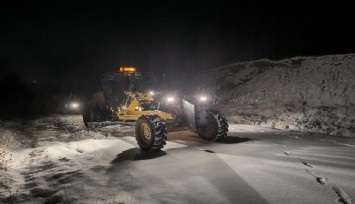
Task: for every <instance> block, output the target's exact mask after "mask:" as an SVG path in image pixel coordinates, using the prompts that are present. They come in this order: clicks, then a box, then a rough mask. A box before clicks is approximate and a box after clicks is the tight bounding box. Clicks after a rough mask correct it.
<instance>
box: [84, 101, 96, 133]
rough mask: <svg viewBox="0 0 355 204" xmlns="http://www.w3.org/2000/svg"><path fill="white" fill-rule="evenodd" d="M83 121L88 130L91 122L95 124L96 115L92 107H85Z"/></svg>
mask: <svg viewBox="0 0 355 204" xmlns="http://www.w3.org/2000/svg"><path fill="white" fill-rule="evenodd" d="M83 121H84V124H85V127H87V128H88V127H89V124H88V123H89V122H95V113H94V111H93V109H92V108H91V106H90V105H86V106H84V109H83Z"/></svg>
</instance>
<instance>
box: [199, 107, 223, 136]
mask: <svg viewBox="0 0 355 204" xmlns="http://www.w3.org/2000/svg"><path fill="white" fill-rule="evenodd" d="M228 127H229V125H228V120H227V119H226V118H225V116H224V115H223V114H221V113H219V112H218V111H208V125H207V127H201V128H197V134H198V135H199V136H200V137H201V138H203V139H205V140H209V141H216V142H219V141H223V140H224V138H225V137H226V136H227V133H228Z"/></svg>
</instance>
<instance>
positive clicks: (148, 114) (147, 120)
mask: <svg viewBox="0 0 355 204" xmlns="http://www.w3.org/2000/svg"><path fill="white" fill-rule="evenodd" d="M114 82H115V83H114ZM144 83H145V81H144V77H143V76H142V74H141V73H140V72H138V71H137V70H136V68H135V67H121V68H120V69H119V71H118V72H114V73H110V74H105V75H103V77H102V78H101V88H100V89H98V90H96V91H94V93H93V94H92V95H90V97H89V98H88V100H87V103H86V104H85V107H84V110H83V120H84V123H85V125H86V126H87V127H91V124H96V123H102V122H107V121H118V122H119V123H121V124H122V123H123V124H134V126H135V137H136V140H137V143H138V145H139V146H140V148H141V149H143V150H147V151H159V150H161V149H162V148H163V147H164V145H165V144H166V140H167V136H168V131H169V132H170V131H174V130H181V128H182V127H188V128H189V129H190V130H191V131H193V132H196V133H197V134H198V135H199V136H200V137H201V138H203V139H206V140H210V141H222V140H223V139H224V138H225V137H226V136H227V132H228V123H227V120H226V118H225V117H224V115H223V114H221V113H219V112H218V111H215V110H210V109H209V105H208V102H207V101H208V100H207V97H205V96H200V98H198V99H194V98H193V97H186V96H185V97H180V98H179V99H176V98H175V97H171V96H170V97H162V96H161V94H159V93H153V92H152V91H144V90H143V89H141V88H140V85H141V84H143V86H144ZM188 98H189V99H188ZM176 127H180V128H176Z"/></svg>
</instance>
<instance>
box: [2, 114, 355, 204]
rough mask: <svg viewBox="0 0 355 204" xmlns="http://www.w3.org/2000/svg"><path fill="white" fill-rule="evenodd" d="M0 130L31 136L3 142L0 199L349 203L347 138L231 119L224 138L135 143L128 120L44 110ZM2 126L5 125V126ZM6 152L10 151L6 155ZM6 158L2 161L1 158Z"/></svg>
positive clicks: (353, 159) (353, 193)
mask: <svg viewBox="0 0 355 204" xmlns="http://www.w3.org/2000/svg"><path fill="white" fill-rule="evenodd" d="M0 128H1V132H4V131H6V134H7V135H9V134H10V135H11V134H13V135H12V136H17V137H20V136H19V135H21V134H22V133H26V134H28V135H31V137H32V138H33V139H35V141H36V142H35V143H32V144H31V146H29V147H25V145H23V144H22V145H18V147H16V148H13V149H9V148H6V147H2V149H4V150H5V151H6V155H5V156H3V158H4V159H3V160H8V161H9V162H8V163H7V164H6V169H7V170H6V171H5V170H0V173H1V177H0V178H1V180H0V181H1V185H2V186H3V187H4V188H3V189H2V190H1V191H0V193H1V194H0V195H1V197H0V198H1V199H2V200H0V201H2V202H9V203H10V202H14V201H17V202H19V203H61V202H64V203H65V202H69V203H351V202H352V200H354V199H355V156H354V155H355V141H354V139H351V138H341V137H331V136H325V135H317V134H307V133H300V132H292V131H284V130H275V129H269V128H264V127H259V126H251V125H238V124H231V125H230V132H229V134H228V137H227V139H226V141H225V142H223V143H210V142H206V141H204V140H202V139H200V138H199V137H198V136H197V135H195V134H193V133H191V132H189V131H182V132H174V133H169V138H168V143H167V145H166V147H165V148H164V149H163V151H161V152H159V153H145V152H141V151H140V150H139V148H138V146H137V144H136V142H135V139H134V137H133V129H132V128H131V127H125V126H120V125H115V126H109V127H103V128H99V129H96V130H93V131H87V130H85V128H84V126H83V125H82V122H81V117H80V116H65V117H63V116H61V117H49V118H44V119H41V120H37V121H33V122H32V123H31V124H30V125H27V128H25V129H21V128H19V127H16V125H13V124H12V125H11V124H6V123H2V125H1V126H0ZM1 136H3V135H1ZM10 158H11V160H9V159H10ZM3 166H5V165H3Z"/></svg>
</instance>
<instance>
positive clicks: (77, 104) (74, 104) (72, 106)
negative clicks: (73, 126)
mask: <svg viewBox="0 0 355 204" xmlns="http://www.w3.org/2000/svg"><path fill="white" fill-rule="evenodd" d="M70 107H71V108H72V109H77V108H79V103H76V102H72V103H71V104H70Z"/></svg>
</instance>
